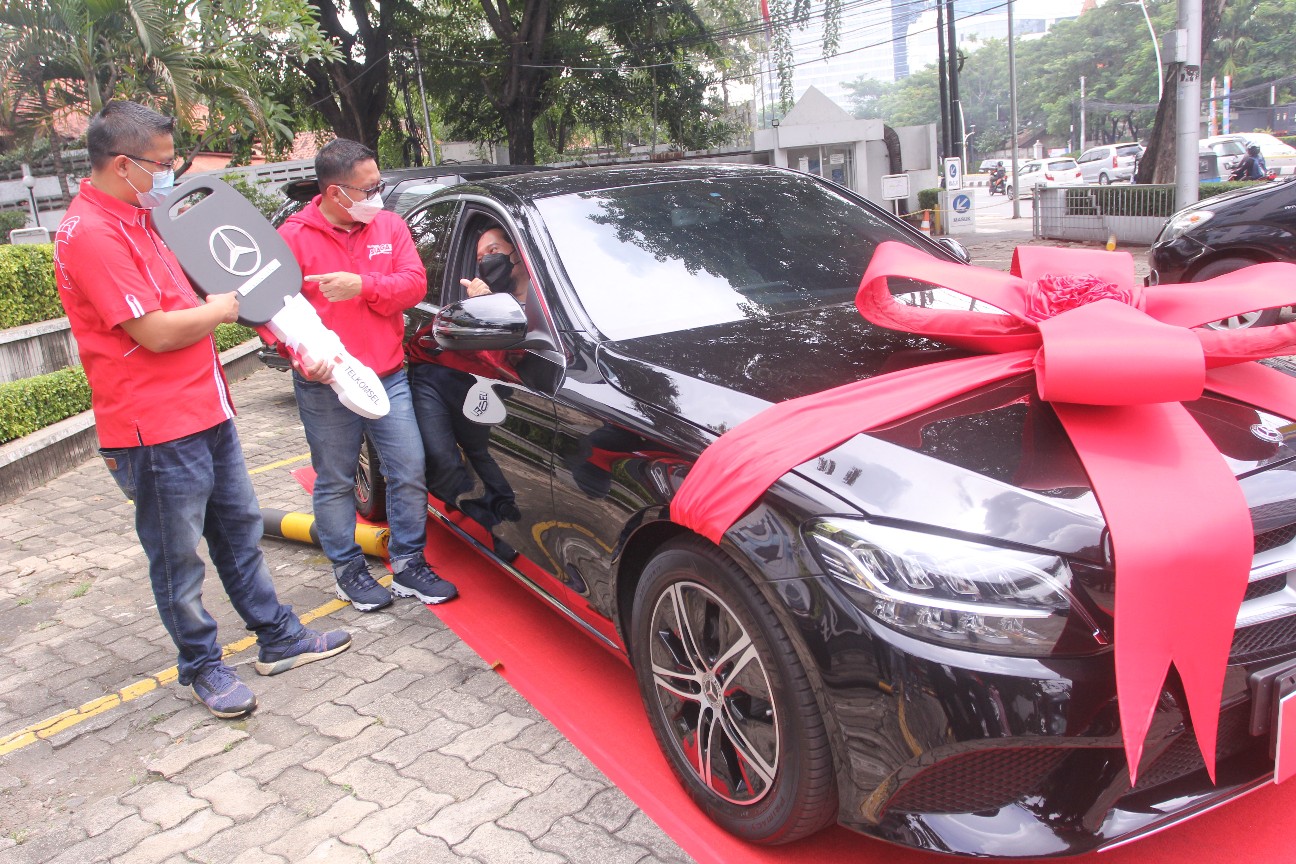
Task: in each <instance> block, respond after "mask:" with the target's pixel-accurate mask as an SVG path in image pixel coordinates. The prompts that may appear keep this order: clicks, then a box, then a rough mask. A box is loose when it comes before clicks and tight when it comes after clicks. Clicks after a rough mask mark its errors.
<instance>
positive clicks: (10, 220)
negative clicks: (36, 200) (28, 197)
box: [0, 210, 31, 244]
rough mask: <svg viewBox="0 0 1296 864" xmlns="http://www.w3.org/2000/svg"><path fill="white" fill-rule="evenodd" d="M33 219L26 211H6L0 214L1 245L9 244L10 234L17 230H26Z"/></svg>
mask: <svg viewBox="0 0 1296 864" xmlns="http://www.w3.org/2000/svg"><path fill="white" fill-rule="evenodd" d="M30 219H31V217H29V216H28V215H27V211H26V210H5V211H4V212H0V244H5V243H8V242H9V232H10V231H12V230H14V229H15V228H26V227H27V223H28V222H29V221H30Z"/></svg>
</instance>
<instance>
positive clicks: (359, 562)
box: [279, 138, 459, 612]
mask: <svg viewBox="0 0 1296 864" xmlns="http://www.w3.org/2000/svg"><path fill="white" fill-rule="evenodd" d="M315 178H316V180H317V181H318V182H319V189H320V194H318V195H316V196H315V198H314V200H312V201H311V202H310V204H308V205H306V207H305V208H303V209H302V210H301V211H300V212H299V213H296V214H294V215H292V216H290V217H289V218H288V220H287V221H285V222H284V224H283V225H282V226H281V227H280V228H279V233H280V234H281V235H283V238H284V240H285V241H286V242H287V243H288V247H289V248H290V249H292V252H293V255H294V256H295V257H296V258H297V263H298V264H300V265H301V271H302V273H303V274H304V281H303V283H302V296H303V297H305V298H306V299H307V300H309V301H310V303H311V305H312V306H313V307H315V311H316V312H318V313H319V317H320V320H321V321H323V322H324V326H325V327H328V328H329V329H330V330H332V331H333V332H334V333H336V334H337V336H338V338H339V339H340V340H342V344H343V345H344V346H346V349H347V351H349V352H351V356H353V357H355V358H356V359H357V360H359V361H360V362H361V363H364V364H365V365H366V366H368V367H369V368H370V369H372V370H373V371H374V372H376V373H377V374H378V376H379V380H381V381H382V385H383V388H384V389H385V390H386V391H387V399H388V400H389V402H390V404H391V409H390V410H389V411H388V413H387V414H386V416H384V417H379V418H376V419H369V418H366V417H361V416H360V415H359V414H356V413H355V412H354V411H352V410H350V409H349V408H347V407H346V406H344V405H343V404H342V403H340V402H339V401H338V398H337V394H335V393H334V392H333V390H332V389H331V388H330V387H329V386H328V382H329V381H331V380H332V376H333V372H332V366H331V364H330V363H329V362H327V361H324V362H321V363H317V364H315V365H314V366H311V367H304V366H303V365H302V364H301V362H300V361H299V360H297V359H294V361H293V393H294V395H296V397H297V409H298V411H299V413H300V414H301V420H302V428H303V429H304V430H305V432H306V441H307V443H309V444H310V451H311V466H312V467H313V468H314V469H315V487H314V490H313V491H312V493H311V505H312V507H313V509H314V511H315V528H316V531H317V532H318V534H319V539H320V547H321V548H322V549H323V550H324V554H325V555H327V556H328V559H329V561H330V562H331V563H332V565H333V578H334V580H335V582H336V593H337V596H338V597H339V598H340V599H343V600H349V601H350V602H351V605H352V606H353V607H354V608H355V609H356V610H358V611H360V612H372V611H374V610H376V609H381V608H383V607H385V606H388V605H390V604H391V602H392V595H393V594H395V595H396V596H397V597H417V598H418V599H419V600H420V601H422V602H423V603H445V602H447V601H449V600H453V599H454V598H455V597H456V596H458V593H459V592H458V590H457V589H456V588H455V586H454V585H452V584H451V583H450V582H449V581H448V580H446V579H442V578H441V577H440V576H439V575H437V574H436V573H435V572H434V571H433V570H432V568H431V567H429V566H428V563H427V560H426V559H425V558H424V557H423V549H424V547H425V546H426V545H427V504H428V496H427V482H426V480H425V479H424V460H423V445H422V441H421V439H420V438H419V429H418V421H417V420H416V419H415V417H414V405H413V402H412V401H411V400H410V387H409V381H408V379H407V378H406V377H405V355H404V349H403V348H402V344H401V343H402V340H403V338H404V335H405V318H404V314H403V313H404V311H405V310H406V309H408V308H410V307H411V306H413V305H414V304H415V303H417V302H419V301H420V300H422V299H423V295H424V293H425V292H426V291H427V271H426V270H424V268H423V260H422V259H421V258H420V257H419V254H418V250H417V249H415V248H414V239H413V238H412V237H411V236H410V230H409V227H408V226H407V225H406V224H405V223H404V222H403V221H402V220H401V218H400V217H399V216H397V215H396V214H395V213H392V212H391V211H390V210H384V209H383V199H382V193H383V189H384V188H385V187H386V183H384V182H383V179H382V175H381V174H380V173H379V171H378V161H377V156H376V155H375V153H374V151H372V150H370V149H369V148H368V147H366V146H364V145H363V144H361V143H360V142H358V141H351V140H349V139H346V138H338V139H335V140H333V141H330V142H329V143H328V144H326V145H324V147H322V148H321V149H320V151H319V153H318V155H316V157H315ZM280 350H286V349H284V348H283V347H282V346H281V349H280ZM363 436H368V438H369V440H370V441H371V442H373V445H374V447H375V448H376V449H377V450H378V458H379V460H380V461H381V463H382V472H383V475H384V476H385V477H386V478H387V524H388V527H390V529H391V542H390V544H389V546H388V553H389V556H390V560H391V566H392V581H391V591H390V592H389V591H388V590H387V589H386V588H384V587H383V586H382V585H380V584H378V582H377V580H375V579H374V578H373V576H372V574H370V572H369V564H368V563H367V562H366V560H365V556H364V553H363V552H362V551H361V550H360V546H359V545H358V544H357V543H356V541H355V523H356V509H355V496H354V489H355V475H356V467H357V465H358V463H359V461H360V443H361V440H362V437H363Z"/></svg>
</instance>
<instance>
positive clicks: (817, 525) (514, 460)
mask: <svg viewBox="0 0 1296 864" xmlns="http://www.w3.org/2000/svg"><path fill="white" fill-rule="evenodd" d="M405 218H406V219H407V221H408V223H409V225H410V226H411V230H412V232H413V234H414V236H415V240H416V243H417V245H418V247H419V249H420V250H421V253H422V255H423V258H424V261H425V263H426V265H427V269H428V280H429V281H428V296H427V301H426V302H425V303H424V304H422V305H421V306H419V307H417V308H416V309H414V310H412V312H411V314H412V315H413V316H414V318H415V321H414V322H413V323H414V326H413V327H412V333H413V335H412V336H411V337H410V338H411V340H412V341H411V344H410V346H409V348H410V358H411V368H412V369H413V368H414V367H415V366H417V365H419V364H427V365H435V366H443V367H445V368H446V369H447V370H451V371H450V372H441V371H438V372H437V375H438V376H440V378H441V380H442V381H443V382H444V381H445V380H447V378H448V379H455V378H456V376H457V379H458V383H457V384H448V385H446V386H447V387H450V388H451V389H452V390H454V388H455V387H458V388H459V389H458V390H454V392H455V393H457V394H458V395H457V397H456V398H457V399H458V400H459V402H457V403H456V404H462V413H463V415H464V417H463V418H459V419H467V420H468V421H470V423H471V422H476V421H485V422H477V423H476V425H475V426H469V427H462V424H460V425H461V427H462V428H460V430H459V431H458V432H457V433H456V434H457V435H459V436H460V437H459V438H458V440H459V443H460V445H461V446H462V448H463V453H464V458H465V460H466V464H470V465H471V467H472V468H473V469H474V471H475V472H476V475H477V476H479V477H480V478H481V483H480V484H479V489H478V490H477V492H476V494H470V493H465V494H464V495H463V496H462V497H460V498H458V499H457V500H456V501H454V502H452V503H453V504H454V505H455V506H456V507H457V508H458V509H460V510H462V511H463V512H464V513H466V514H470V515H474V518H478V519H479V520H480V521H481V523H482V525H483V526H485V528H484V529H483V530H481V531H477V532H476V533H475V534H473V536H474V537H475V539H474V541H473V542H476V543H477V544H478V545H479V546H480V547H481V548H482V549H483V550H485V551H487V552H489V553H491V554H493V555H494V556H495V557H496V559H497V560H498V561H499V563H500V565H501V566H503V567H505V568H506V569H507V570H508V571H509V572H510V573H511V574H513V575H514V576H515V577H516V578H518V579H520V580H522V581H523V582H524V583H526V584H527V585H529V586H530V587H531V588H532V589H533V590H535V591H536V592H538V593H539V594H540V595H542V597H544V598H545V599H546V600H548V601H549V602H550V603H552V604H553V605H554V606H555V607H556V608H558V609H559V610H561V612H562V613H564V614H565V615H566V616H567V617H568V618H570V620H571V621H572V622H574V623H575V624H576V625H577V626H578V627H579V628H581V629H583V630H584V631H585V632H586V633H587V634H588V635H589V637H590V638H591V639H592V640H595V641H598V642H602V643H604V644H605V645H607V646H610V647H612V648H614V649H616V650H619V651H623V652H625V654H626V655H627V656H628V659H629V661H630V663H631V664H632V665H633V667H634V669H635V671H636V674H637V678H638V682H639V687H640V690H641V695H642V698H643V703H644V706H645V709H646V711H647V715H648V718H649V720H650V722H651V725H652V728H653V730H654V732H655V734H656V738H657V741H658V742H659V744H660V746H661V749H662V752H663V753H664V754H665V756H666V758H667V760H668V761H669V763H670V765H671V766H672V768H673V770H674V772H675V774H676V775H677V776H678V779H679V781H680V783H681V784H683V786H684V787H686V788H687V790H688V792H689V793H690V795H691V796H692V798H693V799H694V800H695V801H696V803H697V805H698V806H699V807H700V808H702V809H703V810H704V811H705V812H706V813H708V814H709V815H710V817H711V818H712V819H714V820H715V821H716V822H717V823H719V824H720V825H722V826H723V827H724V828H725V829H727V830H729V831H731V832H732V833H734V834H736V835H738V836H739V837H742V838H745V839H747V840H750V841H753V842H758V843H771V844H773V843H786V842H791V841H795V840H797V839H798V838H801V837H805V836H807V835H809V834H811V833H813V832H815V831H817V830H818V829H820V828H822V827H824V826H825V825H828V824H831V823H833V822H838V823H840V824H842V825H845V826H848V827H850V828H852V829H855V830H857V831H860V832H864V833H866V834H869V835H872V836H875V837H879V838H883V839H885V840H889V841H892V842H895V843H900V844H904V845H908V846H913V847H919V848H922V849H927V850H933V851H938V852H946V853H955V854H960V855H971V856H1007V857H1032V856H1054V855H1066V854H1071V853H1079V852H1083V851H1087V850H1093V849H1097V848H1102V847H1107V846H1111V845H1114V844H1118V843H1122V842H1126V841H1129V840H1131V839H1134V838H1137V837H1139V836H1141V835H1143V834H1146V833H1149V832H1152V831H1154V830H1157V829H1160V828H1163V827H1165V826H1167V825H1169V824H1171V823H1173V822H1175V821H1177V820H1181V819H1184V818H1187V817H1189V816H1192V815H1194V814H1196V813H1199V812H1202V811H1203V810H1206V809H1208V808H1211V807H1213V806H1215V805H1217V804H1219V803H1221V802H1223V801H1226V800H1228V799H1229V798H1232V797H1235V796H1238V795H1241V794H1242V793H1244V792H1246V791H1249V790H1251V789H1254V788H1257V787H1259V786H1261V785H1263V784H1266V783H1269V782H1272V779H1273V776H1274V759H1273V757H1272V756H1271V750H1270V747H1271V742H1272V740H1273V737H1274V733H1273V726H1274V725H1275V724H1274V723H1273V722H1272V717H1273V716H1274V715H1273V714H1272V713H1271V706H1272V705H1273V704H1275V701H1276V698H1277V697H1278V696H1280V695H1283V693H1284V692H1285V691H1283V692H1279V691H1280V690H1281V688H1282V687H1284V686H1286V685H1282V684H1280V683H1279V682H1282V681H1285V680H1287V679H1286V678H1284V676H1283V675H1282V674H1278V673H1281V672H1283V671H1284V670H1286V668H1287V666H1292V667H1293V668H1296V590H1294V589H1293V588H1292V587H1289V582H1291V581H1292V570H1293V568H1296V474H1293V473H1292V472H1293V469H1294V468H1296V461H1293V456H1296V450H1293V449H1292V448H1290V447H1289V446H1288V444H1287V439H1288V438H1289V437H1290V435H1289V434H1288V432H1287V431H1285V430H1286V429H1290V428H1291V427H1288V426H1287V424H1288V423H1289V422H1290V418H1282V417H1275V416H1270V415H1268V414H1266V413H1264V412H1262V411H1259V410H1257V409H1255V408H1251V407H1248V406H1246V405H1243V404H1241V403H1238V402H1234V401H1231V400H1229V399H1226V398H1224V397H1217V396H1210V395H1208V396H1206V397H1204V398H1202V399H1200V400H1197V401H1195V402H1192V403H1189V405H1188V407H1189V411H1190V413H1191V414H1192V415H1193V416H1194V417H1195V418H1196V419H1197V420H1198V421H1199V422H1200V424H1201V426H1202V428H1203V429H1204V430H1206V433H1207V434H1208V436H1209V438H1210V440H1211V442H1212V443H1213V444H1214V445H1215V446H1217V447H1218V449H1219V451H1220V453H1221V457H1222V458H1223V459H1224V460H1225V461H1226V463H1227V465H1228V467H1229V468H1230V470H1231V471H1232V473H1233V474H1234V475H1235V476H1236V477H1237V478H1238V479H1239V484H1240V486H1241V489H1242V492H1243V494H1244V495H1245V496H1246V499H1247V503H1248V504H1249V506H1250V510H1251V518H1252V522H1253V524H1254V531H1255V553H1254V562H1253V569H1252V571H1251V582H1250V585H1249V588H1248V590H1247V594H1246V599H1245V601H1244V602H1243V603H1242V606H1241V609H1240V610H1239V612H1238V614H1237V626H1236V636H1235V639H1234V642H1233V647H1232V653H1231V655H1230V657H1229V666H1228V670H1227V674H1226V676H1225V684H1224V690H1223V700H1222V703H1221V704H1220V706H1219V710H1220V732H1219V746H1218V749H1217V764H1218V771H1217V778H1216V782H1212V781H1211V779H1210V778H1209V777H1208V774H1207V771H1206V770H1205V767H1204V762H1203V760H1202V757H1201V755H1200V753H1199V752H1198V749H1197V743H1196V739H1195V736H1194V734H1193V730H1192V728H1191V721H1190V720H1189V717H1188V713H1187V709H1186V707H1185V699H1184V693H1183V689H1182V687H1181V685H1180V683H1179V681H1178V678H1177V677H1176V676H1175V675H1174V674H1173V673H1171V675H1170V676H1169V677H1168V678H1167V680H1166V683H1165V685H1164V689H1163V692H1162V693H1161V695H1160V698H1159V700H1158V701H1157V703H1156V707H1155V715H1154V716H1153V719H1152V724H1151V730H1150V733H1149V734H1148V736H1147V739H1146V744H1145V747H1144V756H1143V761H1142V763H1141V764H1140V766H1139V770H1138V772H1137V780H1136V783H1135V784H1134V785H1133V786H1131V783H1130V775H1131V772H1130V770H1129V766H1128V765H1127V763H1126V757H1125V752H1124V749H1123V745H1122V734H1121V724H1120V719H1119V713H1118V707H1117V700H1116V682H1115V674H1114V660H1113V652H1114V643H1115V633H1114V626H1113V609H1114V593H1115V577H1114V572H1115V571H1114V567H1113V562H1112V560H1111V558H1112V552H1111V545H1110V543H1109V540H1108V531H1107V525H1106V522H1105V520H1104V518H1103V515H1102V511H1101V509H1100V507H1099V504H1098V501H1097V498H1096V496H1095V493H1094V491H1093V488H1092V487H1091V484H1090V482H1089V480H1088V479H1087V476H1086V473H1085V471H1084V469H1083V467H1082V466H1081V463H1080V461H1079V460H1078V458H1077V454H1076V451H1075V449H1074V448H1073V446H1072V444H1071V442H1070V441H1069V439H1068V438H1067V435H1066V433H1065V432H1064V431H1063V430H1062V426H1061V424H1060V423H1059V420H1058V417H1057V415H1056V414H1055V413H1054V411H1053V409H1052V408H1051V407H1050V405H1049V404H1048V403H1047V402H1044V401H1042V400H1041V399H1040V397H1039V396H1038V394H1037V392H1036V388H1035V386H1034V382H1033V379H1032V378H1031V377H1029V376H1018V377H1014V378H1011V379H1008V380H1005V381H1002V382H1000V383H998V384H994V385H989V386H985V387H981V388H979V389H976V390H974V391H972V392H969V393H967V394H965V395H963V396H961V397H959V398H958V399H954V400H950V401H948V402H945V403H941V404H937V405H934V406H931V407H928V408H925V409H923V410H921V411H919V412H917V413H915V414H913V415H912V416H909V417H907V418H904V419H902V420H900V421H897V422H893V423H890V424H887V425H884V426H882V427H881V428H877V429H875V430H874V431H872V432H869V433H868V434H861V435H856V436H854V437H852V438H850V439H849V440H847V441H846V442H845V443H844V444H842V445H840V446H838V447H836V448H835V449H833V450H830V451H829V452H827V453H825V454H823V455H822V456H821V457H818V458H816V459H813V460H811V461H809V462H806V463H805V464H802V465H800V466H798V467H796V468H795V469H793V470H791V471H789V472H788V473H786V474H785V475H784V476H782V477H781V479H779V480H778V481H777V482H776V483H775V484H774V485H773V486H772V487H771V488H770V489H769V490H768V491H767V492H766V493H765V494H764V495H763V497H761V498H760V500H759V501H758V502H757V503H756V504H755V505H754V506H753V507H751V508H750V509H748V510H747V511H746V512H745V514H744V515H743V516H742V517H741V518H739V519H738V521H737V522H736V523H735V524H733V525H732V527H730V528H729V529H728V530H727V531H726V532H725V533H724V535H723V537H722V538H721V540H720V542H718V543H713V542H711V541H709V540H706V539H704V538H702V537H700V536H698V535H696V534H693V533H691V532H690V531H689V530H687V529H685V528H684V527H682V526H681V525H680V524H679V523H678V522H676V521H673V520H672V518H671V505H672V499H673V497H674V496H675V495H676V493H677V492H678V490H679V488H680V484H681V482H682V481H683V479H684V478H685V477H686V476H687V475H688V473H689V470H690V466H691V465H693V464H694V462H695V461H696V460H697V458H698V456H699V454H700V453H701V452H702V451H703V450H704V449H705V448H707V447H708V445H710V444H711V443H712V442H714V441H715V440H716V439H717V438H718V437H719V436H720V435H721V434H723V433H724V432H725V431H726V430H729V429H732V428H734V427H735V426H736V425H737V424H739V423H742V422H743V421H745V420H747V419H749V418H751V417H752V416H753V415H755V414H757V413H758V412H761V411H762V410H764V409H766V408H768V407H769V406H771V405H773V404H776V403H780V402H783V401H785V400H788V399H791V398H795V397H800V396H804V395H806V394H810V393H818V392H821V391H824V390H827V389H829V388H833V387H836V386H838V385H842V384H847V383H850V382H855V381H860V380H862V379H866V378H870V377H873V376H878V375H882V374H885V373H889V372H893V371H896V370H901V369H908V368H912V367H915V366H922V365H927V364H933V363H937V362H940V361H942V360H946V359H948V358H951V357H959V356H964V355H962V354H960V353H959V352H958V351H955V350H954V349H952V348H951V347H950V346H948V345H944V344H941V343H939V342H935V341H932V340H929V339H925V338H922V337H919V336H914V335H910V334H906V333H900V332H896V331H891V330H887V329H883V328H880V327H877V326H874V325H872V324H870V323H869V322H867V321H866V320H865V319H864V318H862V317H861V315H860V313H859V312H858V311H857V310H856V308H855V306H854V303H853V301H854V298H855V295H856V292H857V290H858V289H859V286H860V281H861V277H862V275H863V273H864V271H865V268H866V266H867V265H868V264H869V261H870V259H871V257H872V255H873V253H874V251H875V249H876V248H877V247H878V245H879V244H880V243H882V242H884V241H895V242H899V243H902V244H907V245H908V246H911V247H916V248H918V249H921V250H923V251H925V252H928V253H930V254H931V255H933V256H937V257H938V258H941V259H943V260H944V261H946V262H950V261H957V260H958V258H959V255H958V254H957V250H956V249H953V248H951V247H948V246H945V245H942V244H940V243H936V242H933V241H931V240H929V239H928V238H926V237H925V236H923V235H922V234H920V233H918V232H916V231H914V230H913V229H911V228H910V227H909V226H907V225H905V224H903V223H901V222H900V221H898V220H896V219H895V218H893V217H892V216H890V215H889V214H887V213H885V212H884V211H882V210H881V209H879V208H878V207H876V206H874V205H873V204H871V203H869V202H868V201H866V200H863V199H861V198H858V197H856V196H855V195H853V194H852V193H850V192H849V191H847V190H844V189H842V188H841V187H839V186H836V185H834V184H831V183H828V182H824V181H822V180H820V179H818V178H816V177H812V176H808V175H805V174H800V173H796V172H791V171H785V170H780V169H774V168H762V167H750V166H734V165H707V166H654V167H629V168H614V169H583V170H573V171H566V172H552V173H541V174H521V175H517V176H511V177H499V178H489V179H483V180H481V181H479V182H470V183H465V184H461V185H458V186H454V187H451V188H447V189H444V190H440V191H438V192H435V193H432V194H431V195H429V196H428V197H427V198H426V199H425V200H423V201H421V202H418V203H417V204H416V205H415V206H413V207H411V208H410V209H409V210H408V211H407V212H406V214H405ZM492 250H493V251H492ZM492 255H495V256H501V257H503V258H504V259H505V260H506V261H507V264H505V263H501V260H500V257H496V258H495V259H494V260H493V261H488V260H487V259H489V258H490V257H491V256H492ZM479 260H480V261H481V265H480V266H479ZM968 272H969V273H970V272H971V271H968ZM479 277H480V278H482V279H483V281H484V282H486V281H489V283H490V286H491V289H492V291H494V292H496V293H491V294H482V295H481V296H472V297H468V296H465V294H466V293H467V291H468V290H469V288H471V286H472V285H473V284H475V283H474V280H475V279H477V278H479ZM480 290H481V289H480V287H479V288H478V291H480ZM892 292H893V293H894V294H895V295H896V296H897V297H899V298H903V300H904V302H906V303H910V304H912V305H915V306H921V307H925V308H932V307H941V306H942V305H944V306H947V307H948V308H961V309H963V310H966V309H967V308H968V306H967V298H965V297H962V296H961V295H956V294H953V293H952V292H950V291H948V290H947V289H938V288H934V287H933V286H930V285H923V284H919V283H913V284H908V285H906V284H903V283H901V284H897V282H896V280H892ZM960 304H961V305H960ZM418 371H419V370H415V371H412V372H411V379H412V380H415V381H417V380H418V378H419V377H420V376H419V374H417V372H418ZM421 371H423V372H426V371H428V370H421ZM474 430H475V431H474ZM1162 444H1163V442H1160V441H1157V440H1148V441H1147V442H1146V448H1147V451H1148V453H1149V458H1151V456H1152V454H1154V453H1155V452H1156V451H1157V449H1158V448H1159V447H1161V446H1162ZM371 481H372V482H375V483H378V477H377V475H374V476H372V477H370V478H368V480H367V481H366V483H368V482H371ZM379 485H380V484H379ZM366 494H368V490H367V491H366ZM368 500H369V501H371V502H372V500H373V499H372V497H370V498H369V499H368ZM440 509H441V510H442V511H444V510H445V509H446V508H444V507H442V508H440ZM485 529H489V534H487V533H486V530H485ZM1163 530H1164V531H1165V532H1166V536H1167V538H1169V541H1170V542H1173V543H1176V544H1180V545H1182V544H1192V543H1194V542H1200V540H1199V538H1195V537H1177V536H1175V532H1176V526H1175V525H1165V526H1163ZM461 533H464V534H465V536H468V534H470V533H472V532H465V531H461ZM1186 590H1187V589H1186ZM1194 590H1201V589H1200V586H1197V587H1196V588H1195V589H1194ZM556 626H565V625H562V624H557V625H556Z"/></svg>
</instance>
